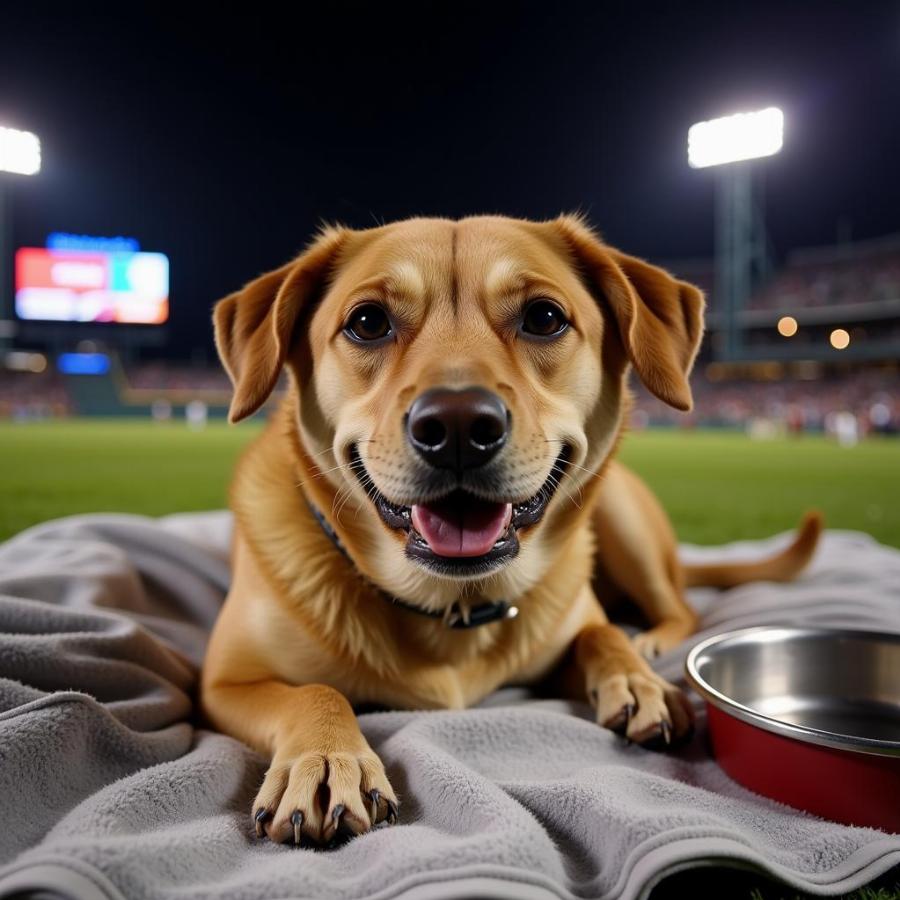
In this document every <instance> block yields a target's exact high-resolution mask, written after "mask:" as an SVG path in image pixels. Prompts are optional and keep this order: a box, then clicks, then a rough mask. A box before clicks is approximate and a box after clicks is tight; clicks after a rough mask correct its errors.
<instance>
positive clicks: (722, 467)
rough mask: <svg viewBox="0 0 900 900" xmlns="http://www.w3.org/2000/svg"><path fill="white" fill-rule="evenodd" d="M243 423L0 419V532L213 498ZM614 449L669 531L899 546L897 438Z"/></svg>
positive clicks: (657, 443)
mask: <svg viewBox="0 0 900 900" xmlns="http://www.w3.org/2000/svg"><path fill="white" fill-rule="evenodd" d="M258 429H259V426H258V425H257V424H255V423H244V424H242V425H240V426H238V427H229V426H227V425H225V424H224V423H213V424H211V425H209V427H207V428H206V429H205V430H203V431H190V430H188V429H187V428H186V427H185V426H184V425H183V424H182V423H174V422H173V423H167V424H158V423H152V422H146V421H137V420H129V421H86V420H75V421H54V422H42V423H24V424H17V423H10V422H6V423H0V538H3V537H8V536H9V535H12V534H14V533H15V532H17V531H19V530H21V529H22V528H25V527H27V526H29V525H33V524H35V523H37V522H41V521H43V520H45V519H50V518H54V517H56V516H64V515H69V514H72V513H79V512H95V511H117V512H134V513H144V514H147V515H162V514H165V513H169V512H176V511H182V510H195V509H210V508H215V507H219V506H222V505H223V504H224V503H225V498H226V490H227V485H228V480H229V476H230V472H231V468H232V466H233V464H234V461H235V459H236V457H237V455H238V453H239V452H240V449H241V447H242V446H243V445H244V444H245V443H246V442H247V441H248V440H249V439H250V438H251V437H252V436H253V435H254V434H257V433H258ZM621 458H622V459H624V460H625V461H626V462H627V463H628V464H629V465H631V466H632V467H633V468H634V469H635V470H636V471H638V472H639V473H640V474H641V475H642V476H643V477H644V478H645V479H646V480H647V482H648V483H649V484H650V486H651V487H652V488H653V489H654V491H655V492H656V493H657V495H658V496H659V497H660V499H661V500H662V501H663V504H664V505H665V507H666V509H667V510H668V512H669V515H670V516H671V517H672V520H673V521H674V523H675V527H676V530H677V532H678V536H679V538H681V539H682V540H685V541H691V542H694V543H704V544H719V543H723V542H725V541H729V540H735V539H738V538H755V537H764V536H766V535H768V534H773V533H775V532H777V531H782V530H784V529H786V528H790V527H792V526H793V525H794V524H795V523H796V522H797V520H798V519H799V517H800V514H801V513H802V511H803V510H805V509H808V508H810V507H817V508H819V509H821V510H823V511H824V512H825V515H826V520H827V524H828V526H829V527H831V528H854V529H861V530H863V531H868V532H869V533H871V534H873V535H874V536H875V537H876V538H878V539H879V540H880V541H883V542H885V543H889V544H893V545H894V546H900V477H898V476H900V441H897V440H870V441H867V442H865V443H863V444H860V445H859V446H857V447H853V448H849V449H846V448H841V447H838V446H836V445H835V444H834V443H832V442H831V441H828V440H826V439H824V438H818V437H804V438H799V439H796V440H775V441H770V442H755V441H751V440H749V439H748V438H746V437H744V436H742V435H739V434H728V433H714V432H686V431H677V432H662V431H657V432H639V433H634V434H631V435H629V436H628V437H627V438H626V439H625V441H624V443H623V446H622V450H621Z"/></svg>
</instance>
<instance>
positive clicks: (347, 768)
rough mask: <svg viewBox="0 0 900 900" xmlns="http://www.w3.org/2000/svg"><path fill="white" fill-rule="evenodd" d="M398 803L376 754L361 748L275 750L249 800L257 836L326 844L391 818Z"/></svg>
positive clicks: (290, 841) (291, 842) (277, 840)
mask: <svg viewBox="0 0 900 900" xmlns="http://www.w3.org/2000/svg"><path fill="white" fill-rule="evenodd" d="M398 808H399V803H398V801H397V796H396V794H394V791H393V788H392V787H391V785H390V782H389V781H388V780H387V775H385V772H384V766H383V765H382V764H381V760H380V759H379V758H378V757H377V756H376V755H375V754H374V753H373V752H372V751H371V750H365V751H363V752H361V753H301V754H298V755H295V756H276V758H275V759H274V760H273V761H272V765H271V766H270V767H269V771H268V772H267V773H266V777H265V779H264V780H263V783H262V787H261V788H260V789H259V793H258V794H257V795H256V800H254V802H253V824H254V827H255V828H256V833H257V835H258V836H259V837H262V836H263V835H265V836H266V837H268V838H269V839H270V840H272V841H275V842H277V843H290V844H307V843H310V844H317V845H320V846H321V845H327V844H331V843H333V842H335V841H338V840H341V839H342V838H347V837H352V836H353V835H357V834H362V833H363V832H365V831H368V830H369V829H370V828H372V827H373V826H374V825H376V824H377V823H379V822H382V821H387V822H388V824H393V823H394V822H395V821H396V820H397V812H398Z"/></svg>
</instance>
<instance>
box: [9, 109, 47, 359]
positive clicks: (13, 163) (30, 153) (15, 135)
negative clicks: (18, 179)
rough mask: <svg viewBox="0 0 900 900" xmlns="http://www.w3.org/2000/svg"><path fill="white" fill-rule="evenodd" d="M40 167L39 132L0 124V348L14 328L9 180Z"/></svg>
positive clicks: (30, 172) (33, 172)
mask: <svg viewBox="0 0 900 900" xmlns="http://www.w3.org/2000/svg"><path fill="white" fill-rule="evenodd" d="M40 170H41V142H40V140H38V137H37V135H35V134H32V133H31V132H30V131H18V130H17V129H15V128H3V127H2V126H0V348H2V347H3V346H4V345H6V344H8V343H9V342H10V341H11V339H12V336H13V329H14V328H15V325H14V322H13V315H12V302H11V301H10V294H9V284H10V281H11V280H12V279H11V277H10V271H9V265H10V261H11V260H12V247H11V244H12V209H11V204H10V202H9V199H8V192H7V180H8V179H9V178H11V177H15V176H18V175H36V174H37V173H38V172H40Z"/></svg>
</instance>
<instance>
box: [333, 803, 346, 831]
mask: <svg viewBox="0 0 900 900" xmlns="http://www.w3.org/2000/svg"><path fill="white" fill-rule="evenodd" d="M346 811H347V807H346V806H344V804H343V803H338V805H337V806H335V808H334V809H333V810H332V811H331V818H332V819H334V827H335V829H337V828H340V827H341V816H342V815H343V814H344V813H345V812H346Z"/></svg>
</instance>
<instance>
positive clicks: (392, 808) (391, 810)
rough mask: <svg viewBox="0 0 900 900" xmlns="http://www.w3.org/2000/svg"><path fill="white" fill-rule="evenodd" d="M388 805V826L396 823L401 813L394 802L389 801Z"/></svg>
mask: <svg viewBox="0 0 900 900" xmlns="http://www.w3.org/2000/svg"><path fill="white" fill-rule="evenodd" d="M387 805H388V817H387V820H388V825H393V824H394V822H396V821H397V818H398V817H399V815H400V811H399V810H398V809H397V804H396V803H394V801H393V800H388V802H387Z"/></svg>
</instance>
